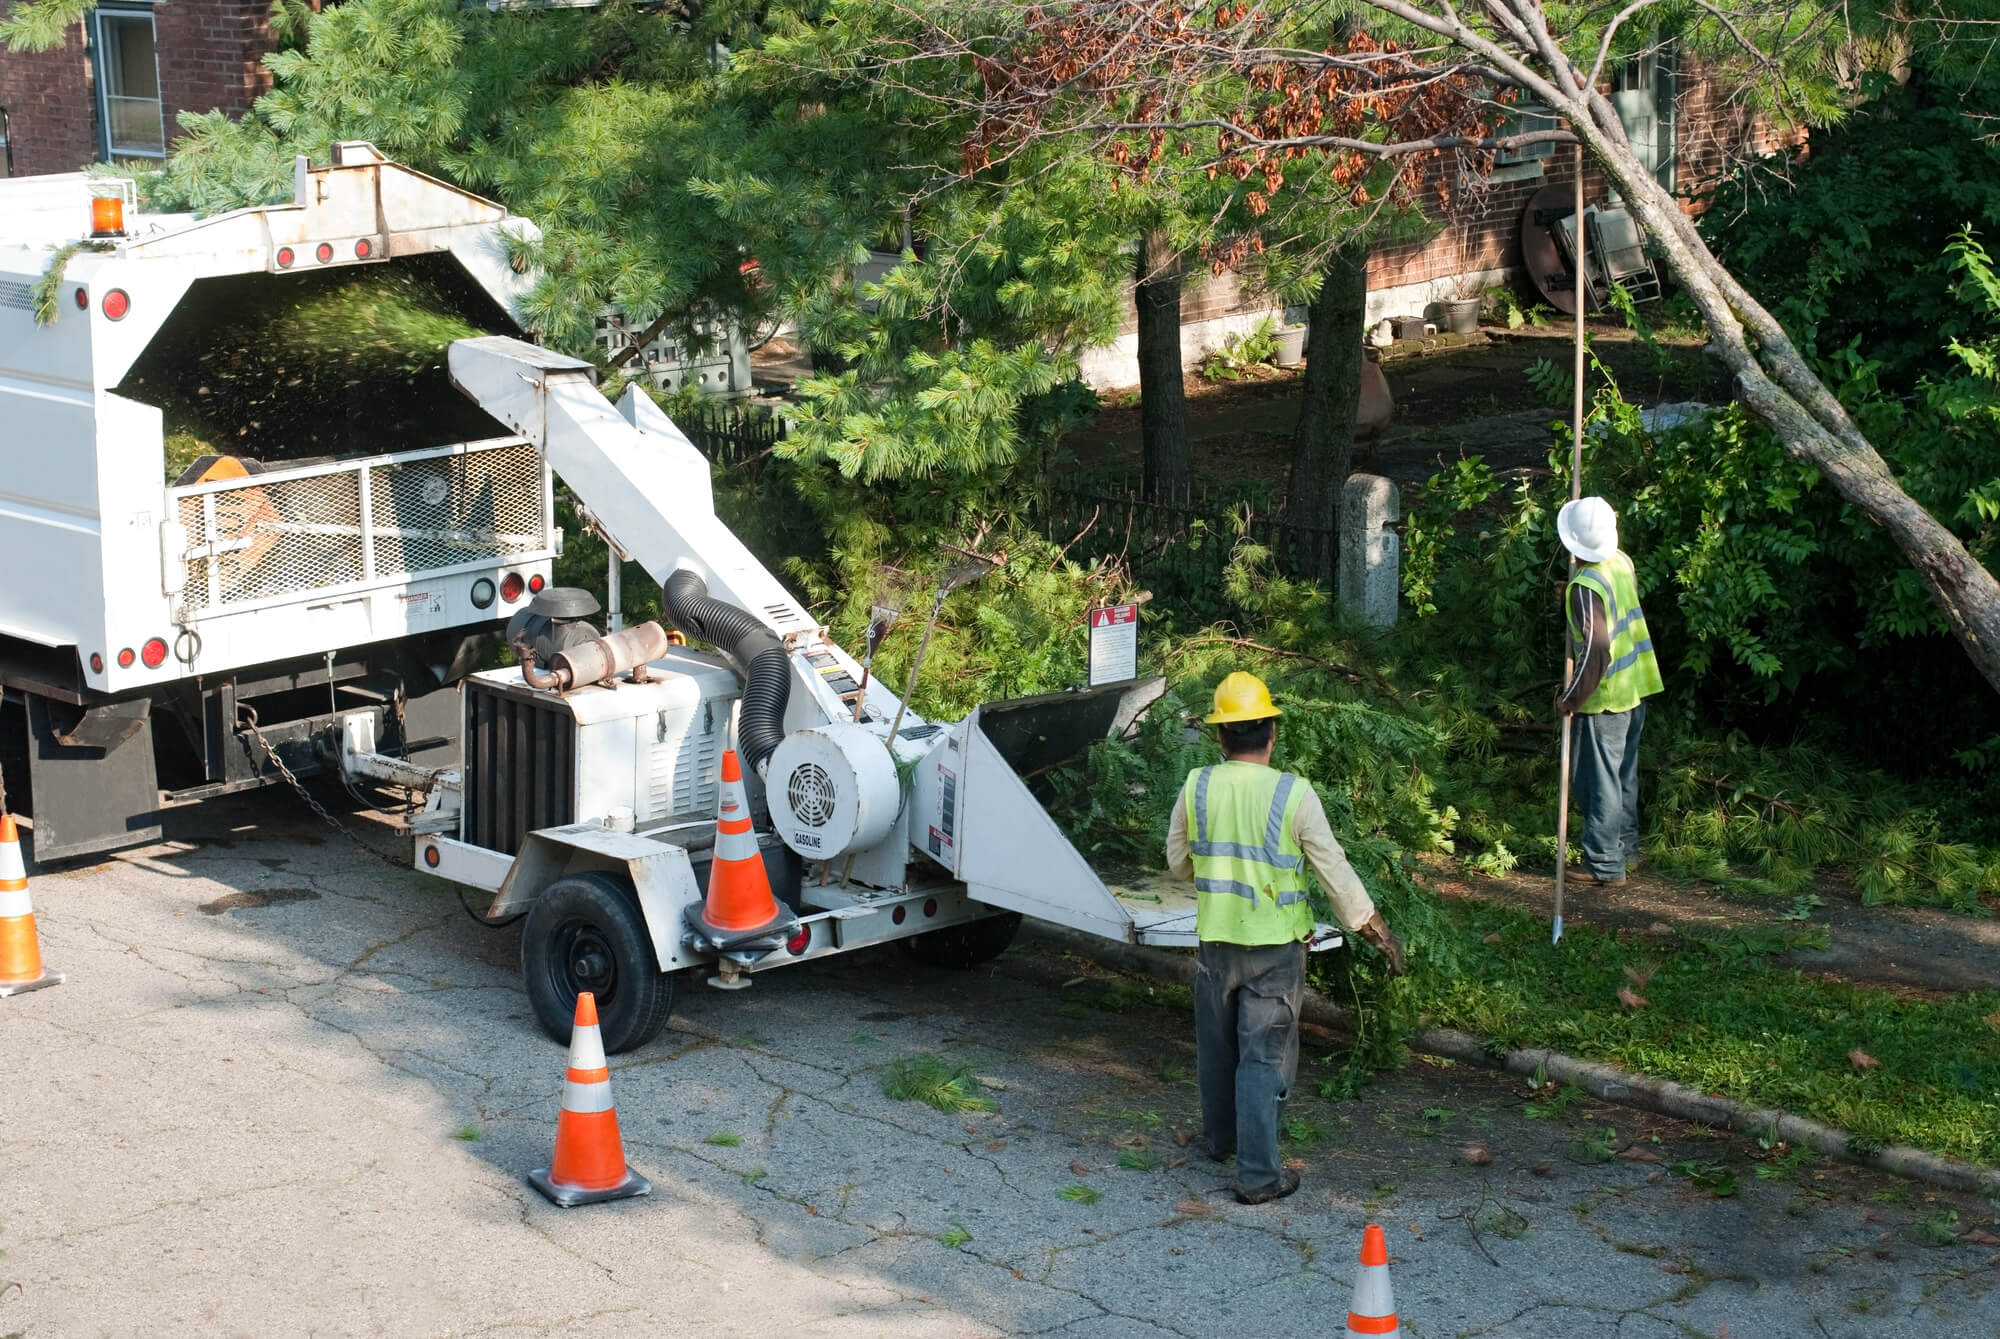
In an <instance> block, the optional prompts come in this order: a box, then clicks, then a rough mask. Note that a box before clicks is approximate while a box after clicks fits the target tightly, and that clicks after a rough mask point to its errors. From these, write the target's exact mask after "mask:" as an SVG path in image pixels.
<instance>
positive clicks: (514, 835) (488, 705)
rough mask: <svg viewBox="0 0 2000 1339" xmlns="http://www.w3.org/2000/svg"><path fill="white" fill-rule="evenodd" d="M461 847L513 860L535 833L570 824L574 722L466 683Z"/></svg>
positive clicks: (557, 711)
mask: <svg viewBox="0 0 2000 1339" xmlns="http://www.w3.org/2000/svg"><path fill="white" fill-rule="evenodd" d="M464 750H465V762H464V778H465V840H466V841H469V842H471V843H472V844H473V845H475V846H483V847H485V848H486V849H487V850H489V851H504V852H506V853H507V854H509V855H514V854H516V853H518V852H519V851H520V849H521V842H522V840H523V839H524V838H525V837H526V836H527V835H528V834H529V833H530V832H533V831H534V830H536V829H537V828H554V827H561V826H563V825H564V824H566V823H572V822H574V821H576V722H575V720H574V718H572V717H571V716H570V714H569V713H568V712H566V711H564V710H562V709H561V708H560V707H557V706H554V705H552V704H549V703H544V702H533V701H524V700H522V699H520V698H515V697H509V696H507V695H506V694H504V693H501V692H500V691H498V690H497V689H494V688H492V687H490V686H488V685H487V684H486V683H485V681H484V680H481V679H467V680H466V681H465V741H464Z"/></svg>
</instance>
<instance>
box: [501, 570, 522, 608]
mask: <svg viewBox="0 0 2000 1339" xmlns="http://www.w3.org/2000/svg"><path fill="white" fill-rule="evenodd" d="M525 585H526V583H525V582H523V581H522V580H521V574H520V573H519V572H509V573H508V574H507V575H506V576H504V577H501V578H500V598H501V599H503V600H505V601H506V602H507V603H508V604H512V603H514V601H516V600H518V599H520V598H521V591H522V590H523V589H524V588H525Z"/></svg>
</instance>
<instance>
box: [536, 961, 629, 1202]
mask: <svg viewBox="0 0 2000 1339" xmlns="http://www.w3.org/2000/svg"><path fill="white" fill-rule="evenodd" d="M528 1184H529V1185H531V1186H533V1187H534V1188H535V1189H537V1190H539V1191H541V1192H542V1193H543V1194H544V1195H547V1196H548V1197H549V1198H550V1199H551V1200H553V1201H555V1202H556V1203H557V1204H560V1205H561V1206H562V1207H563V1208H565V1209H568V1208H571V1207H573V1206H575V1205H578V1204H598V1203H601V1202H603V1201H604V1200H622V1199H625V1198H627V1197H628V1196H632V1195H647V1194H651V1193H652V1190H653V1183H652V1182H651V1181H648V1180H647V1179H646V1178H645V1177H643V1176H641V1175H639V1173H637V1172H635V1171H633V1170H632V1169H631V1168H629V1167H627V1166H626V1165H625V1146H624V1145H623V1144H622V1143H621V1142H619V1139H618V1109H617V1108H616V1107H614V1106H612V1105H611V1071H610V1070H609V1069H607V1068H605V1065H604V1037H603V1035H602V1034H601V1033H600V1032H598V1030H597V997H596V996H595V995H593V994H591V993H590V992H589V991H587V990H586V991H584V992H583V993H582V994H580V995H578V996H577V997H576V1025H575V1027H574V1028H572V1029H571V1030H570V1034H569V1072H568V1073H567V1074H566V1075H564V1077H563V1095H562V1111H561V1112H560V1113H559V1114H558V1115H557V1116H556V1156H555V1161H554V1163H553V1164H552V1165H551V1166H548V1167H543V1168H540V1169H538V1170H536V1171H532V1172H529V1173H528Z"/></svg>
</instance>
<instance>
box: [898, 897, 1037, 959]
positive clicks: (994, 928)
mask: <svg viewBox="0 0 2000 1339" xmlns="http://www.w3.org/2000/svg"><path fill="white" fill-rule="evenodd" d="M1020 928H1021V913H1020V912H1018V911H1010V912H1007V913H1006V914H1004V915H1000V916H988V917H987V918H986V919H985V920H979V921H967V922H966V923H965V924H963V925H947V926H946V927H945V928H944V929H942V930H930V931H927V932H925V933H923V934H920V935H916V936H914V937H912V938H910V939H905V940H904V941H903V947H904V948H906V949H908V950H909V952H910V956H911V957H913V958H915V959H916V960H917V961H918V962H921V963H924V964H926V965H928V966H931V967H949V968H951V969H952V970H954V971H960V972H962V971H965V970H966V969H967V968H971V967H977V966H979V965H980V964H981V963H985V962H992V961H993V960H994V959H995V958H997V957H999V956H1000V955H1001V954H1002V953H1005V952H1006V951H1007V946H1008V945H1009V944H1011V943H1013V942H1014V935H1015V934H1016V933H1017V932H1018V931H1019V930H1020Z"/></svg>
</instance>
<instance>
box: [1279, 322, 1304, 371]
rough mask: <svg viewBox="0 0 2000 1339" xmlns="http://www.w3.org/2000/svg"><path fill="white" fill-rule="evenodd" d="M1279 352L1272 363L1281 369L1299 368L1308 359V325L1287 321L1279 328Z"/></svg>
mask: <svg viewBox="0 0 2000 1339" xmlns="http://www.w3.org/2000/svg"><path fill="white" fill-rule="evenodd" d="M1276 339H1277V343H1278V351H1277V352H1276V353H1275V354H1273V355H1272V356H1271V361H1272V362H1274V363H1276V364H1277V365H1278V366H1279V367H1297V366H1298V365H1299V364H1300V363H1302V362H1304V361H1305V357H1306V323H1305V322H1304V321H1297V322H1293V321H1287V322H1286V323H1285V324H1283V325H1281V326H1279V327H1278V332H1277V335H1276Z"/></svg>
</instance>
